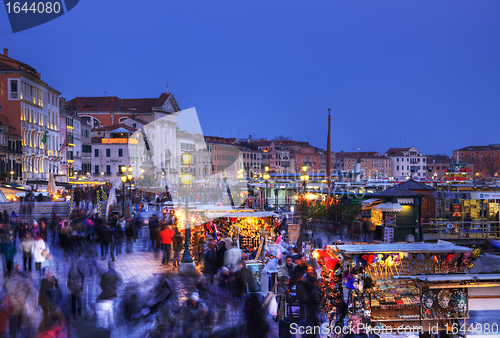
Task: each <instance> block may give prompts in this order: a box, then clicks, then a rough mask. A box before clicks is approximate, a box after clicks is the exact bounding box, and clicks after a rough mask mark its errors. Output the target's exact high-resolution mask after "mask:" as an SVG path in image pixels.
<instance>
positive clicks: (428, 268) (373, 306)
mask: <svg viewBox="0 0 500 338" xmlns="http://www.w3.org/2000/svg"><path fill="white" fill-rule="evenodd" d="M479 255H480V251H479V249H470V248H466V247H461V246H455V245H453V244H451V243H448V242H444V241H440V242H438V243H437V244H432V243H405V244H374V245H338V246H328V247H327V248H325V249H322V250H316V251H315V252H314V253H313V256H314V257H315V258H316V259H317V260H318V263H319V265H320V266H321V268H322V272H321V281H320V290H321V297H320V299H321V306H322V309H323V311H324V313H325V314H326V315H327V317H328V320H329V323H330V327H332V328H334V327H340V328H342V327H344V326H346V325H348V321H349V319H350V318H351V320H352V318H353V317H354V316H357V317H356V318H357V319H358V318H359V319H360V320H361V322H362V323H363V325H364V326H365V327H368V326H369V327H370V328H371V330H375V331H372V332H375V333H377V332H378V333H377V334H379V333H390V332H398V328H400V327H401V325H403V327H406V326H409V327H412V328H414V330H420V331H425V332H431V333H438V332H440V331H443V330H447V328H448V331H450V330H451V329H452V328H456V326H457V325H460V326H462V325H464V324H466V320H467V318H468V305H467V300H468V294H467V290H468V288H469V287H475V286H478V284H477V283H475V282H474V281H475V280H477V278H472V277H469V276H470V275H468V272H469V269H470V268H471V267H472V266H473V265H474V260H475V259H477V258H478V257H479ZM480 276H482V277H478V278H483V279H485V278H486V279H498V280H499V281H500V275H480ZM377 330H378V331H377ZM417 335H418V332H417Z"/></svg>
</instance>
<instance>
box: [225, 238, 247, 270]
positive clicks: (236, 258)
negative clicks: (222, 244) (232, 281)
mask: <svg viewBox="0 0 500 338" xmlns="http://www.w3.org/2000/svg"><path fill="white" fill-rule="evenodd" d="M242 258H243V254H242V252H241V249H239V248H238V245H237V244H236V242H233V243H232V245H231V249H229V250H227V251H226V253H225V254H224V266H226V267H227V268H228V269H229V270H230V271H231V272H234V271H236V269H237V268H238V263H239V262H241V260H242Z"/></svg>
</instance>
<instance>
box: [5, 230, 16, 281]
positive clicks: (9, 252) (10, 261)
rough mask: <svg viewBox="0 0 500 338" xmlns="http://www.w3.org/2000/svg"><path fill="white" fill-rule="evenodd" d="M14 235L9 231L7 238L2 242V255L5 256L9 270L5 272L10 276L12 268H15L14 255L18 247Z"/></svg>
mask: <svg viewBox="0 0 500 338" xmlns="http://www.w3.org/2000/svg"><path fill="white" fill-rule="evenodd" d="M13 237H14V236H13V235H12V234H11V233H9V235H8V237H7V240H6V241H5V242H3V243H2V255H3V256H4V257H5V263H6V266H7V271H6V272H5V273H4V277H5V276H10V275H11V273H12V269H13V268H14V256H15V255H16V252H17V248H16V243H14V240H13Z"/></svg>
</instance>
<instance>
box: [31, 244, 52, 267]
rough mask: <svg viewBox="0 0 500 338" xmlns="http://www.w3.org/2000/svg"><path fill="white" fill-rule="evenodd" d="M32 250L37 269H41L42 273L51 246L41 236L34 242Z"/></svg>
mask: <svg viewBox="0 0 500 338" xmlns="http://www.w3.org/2000/svg"><path fill="white" fill-rule="evenodd" d="M32 251H33V259H34V260H35V271H40V274H42V263H44V262H45V261H46V260H47V258H49V254H50V250H49V247H48V245H47V243H45V241H44V240H43V239H42V238H41V237H38V238H37V239H36V240H35V241H34V243H33V249H32Z"/></svg>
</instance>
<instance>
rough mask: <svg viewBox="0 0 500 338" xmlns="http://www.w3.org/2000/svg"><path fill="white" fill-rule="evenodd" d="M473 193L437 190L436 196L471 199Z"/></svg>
mask: <svg viewBox="0 0 500 338" xmlns="http://www.w3.org/2000/svg"><path fill="white" fill-rule="evenodd" d="M471 194H472V193H468V192H451V191H435V192H434V198H441V199H450V200H454V199H471ZM472 199H474V198H472Z"/></svg>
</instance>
